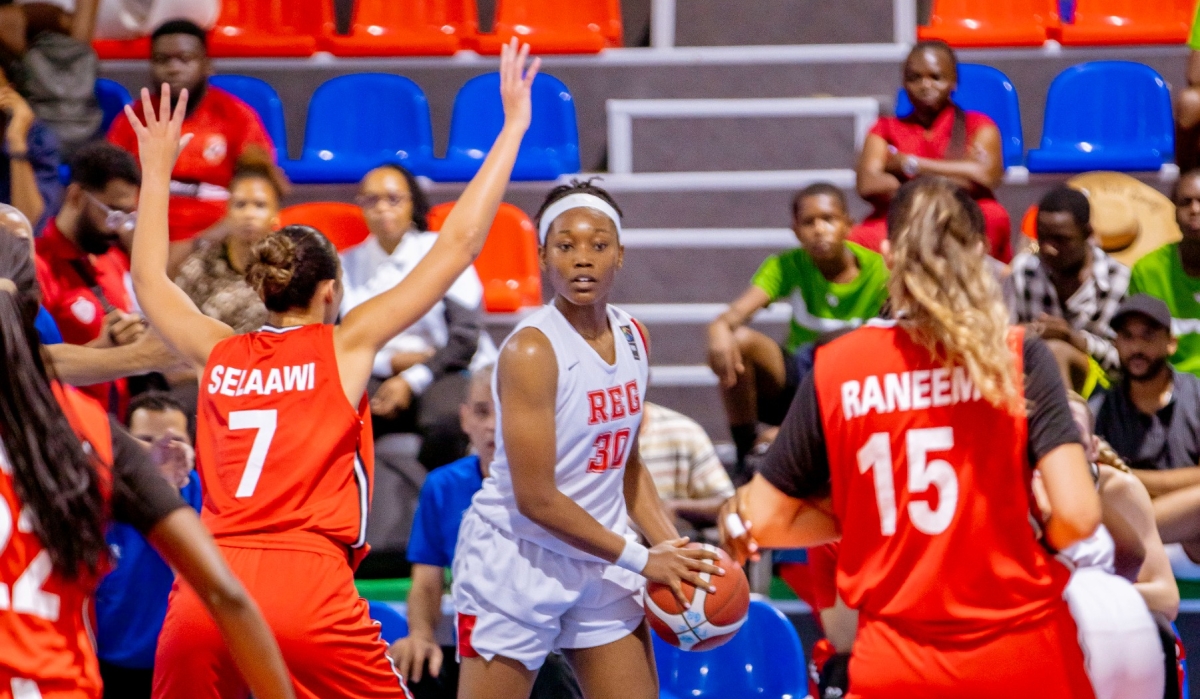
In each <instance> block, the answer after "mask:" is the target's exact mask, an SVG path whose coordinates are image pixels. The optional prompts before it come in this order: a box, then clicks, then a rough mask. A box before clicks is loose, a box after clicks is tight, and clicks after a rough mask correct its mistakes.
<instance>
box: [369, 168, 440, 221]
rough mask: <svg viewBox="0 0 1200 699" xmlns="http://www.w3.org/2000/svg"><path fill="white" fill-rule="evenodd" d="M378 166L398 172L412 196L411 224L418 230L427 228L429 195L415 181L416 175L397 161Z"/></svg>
mask: <svg viewBox="0 0 1200 699" xmlns="http://www.w3.org/2000/svg"><path fill="white" fill-rule="evenodd" d="M380 167H386V168H390V169H392V170H395V171H396V172H398V173H400V175H401V176H402V177H403V178H404V182H405V183H406V184H407V185H408V193H409V194H410V195H411V196H412V225H413V227H414V228H416V229H417V230H418V231H422V232H424V231H427V230H429V197H428V196H426V194H425V190H424V189H422V188H421V184H420V183H419V182H417V176H416V175H414V174H412V173H411V172H409V170H408V168H406V167H404V166H403V165H400V164H399V163H385V164H383V165H381V166H380Z"/></svg>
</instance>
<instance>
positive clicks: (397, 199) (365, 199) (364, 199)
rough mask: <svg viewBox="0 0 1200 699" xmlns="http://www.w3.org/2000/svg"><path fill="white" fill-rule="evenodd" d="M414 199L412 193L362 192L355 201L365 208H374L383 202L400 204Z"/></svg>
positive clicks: (393, 204)
mask: <svg viewBox="0 0 1200 699" xmlns="http://www.w3.org/2000/svg"><path fill="white" fill-rule="evenodd" d="M410 201H412V195H411V194H360V195H358V196H357V197H354V202H355V203H356V204H358V205H359V206H361V207H362V208H364V209H373V208H375V207H376V206H378V205H379V204H380V203H381V202H382V203H384V204H387V205H388V206H400V205H401V204H407V203H408V202H410Z"/></svg>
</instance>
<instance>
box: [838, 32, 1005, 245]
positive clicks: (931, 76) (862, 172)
mask: <svg viewBox="0 0 1200 699" xmlns="http://www.w3.org/2000/svg"><path fill="white" fill-rule="evenodd" d="M903 76H904V91H905V92H907V93H908V98H909V100H911V101H912V104H913V111H912V114H909V115H908V116H906V117H883V118H881V119H880V120H879V121H877V122H876V123H875V126H874V127H872V128H871V132H870V133H869V134H868V135H867V140H866V143H864V144H863V151H862V155H861V156H859V159H858V169H857V177H858V195H859V196H860V197H862V198H863V199H866V200H867V201H868V202H870V203H871V204H872V205H873V206H874V207H875V210H874V211H872V212H871V215H870V216H868V217H867V219H866V220H865V221H863V222H862V223H861V224H859V225H858V226H855V228H854V230H852V231H851V232H850V237H849V240H851V241H853V242H855V243H858V244H859V245H863V246H865V247H868V248H871V249H872V250H879V247H880V244H881V243H882V242H883V240H884V238H886V237H887V210H888V206H889V205H890V204H891V201H892V197H893V196H895V194H896V190H898V189H900V185H901V184H903V183H905V182H907V181H908V180H910V179H913V178H914V177H917V176H918V175H942V176H944V177H949V178H951V179H953V180H955V181H956V182H958V183H959V184H960V185H961V186H963V187H965V188H966V189H967V191H968V192H970V194H971V196H972V197H973V198H974V199H975V200H976V201H977V202H978V203H979V208H981V209H983V215H984V218H985V219H986V221H987V238H988V247H989V253H990V254H991V256H992V257H995V258H996V259H998V260H1000V261H1001V262H1005V263H1007V262H1008V261H1009V260H1011V259H1012V224H1011V222H1010V220H1009V217H1008V212H1007V211H1005V209H1004V207H1003V206H1001V205H1000V202H998V201H996V199H995V197H994V196H993V195H992V191H993V190H994V189H995V188H996V187H997V186H999V184H1000V181H1001V180H1002V179H1003V177H1004V156H1003V153H1002V150H1001V140H1000V130H999V129H998V128H996V124H995V122H993V121H992V120H991V119H990V118H988V116H987V115H985V114H981V113H979V112H968V111H966V110H964V109H962V108H961V107H959V106H958V105H956V104H954V102H952V101H951V100H950V93H951V92H953V91H954V89H955V88H956V87H957V83H958V57H957V56H956V55H955V53H954V49H952V48H950V47H949V46H948V45H946V44H945V43H943V42H941V41H922V42H920V43H918V44H917V45H916V46H914V47H913V50H912V51H911V52H909V54H908V58H907V60H905V61H904V72H903Z"/></svg>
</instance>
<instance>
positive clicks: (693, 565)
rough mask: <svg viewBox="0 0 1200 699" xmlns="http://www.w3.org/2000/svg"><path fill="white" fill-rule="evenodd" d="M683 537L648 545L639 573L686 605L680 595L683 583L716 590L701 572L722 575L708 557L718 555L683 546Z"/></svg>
mask: <svg viewBox="0 0 1200 699" xmlns="http://www.w3.org/2000/svg"><path fill="white" fill-rule="evenodd" d="M687 543H688V540H687V537H683V538H682V539H669V540H667V541H664V542H662V543H660V544H658V545H657V546H655V547H654V548H652V549H650V559H649V560H648V561H647V562H646V567H645V568H643V569H642V575H643V576H644V577H645V578H646V579H647V580H650V581H652V582H656V583H661V584H663V585H666V586H667V587H669V588H671V592H673V593H675V599H676V600H678V601H679V604H680V605H681V606H682V607H683V608H684V609H688V608H689V607H690V606H691V605H690V604H689V603H688V600H687V597H684V595H683V583H685V582H686V583H687V584H689V585H691V586H692V587H696V588H701V587H703V588H706V589H707V590H708V591H709V592H716V591H717V588H716V586H715V585H713V584H712V583H711V582H705V581H704V578H701V577H700V574H701V573H711V574H713V575H724V574H725V569H723V568H718V567H717V566H715V565H713V564H712V563H710V562H709V561H716V560H719V556H717V554H715V553H713V552H712V551H709V550H707V549H701V548H695V549H685V548H684V546H686V545H687Z"/></svg>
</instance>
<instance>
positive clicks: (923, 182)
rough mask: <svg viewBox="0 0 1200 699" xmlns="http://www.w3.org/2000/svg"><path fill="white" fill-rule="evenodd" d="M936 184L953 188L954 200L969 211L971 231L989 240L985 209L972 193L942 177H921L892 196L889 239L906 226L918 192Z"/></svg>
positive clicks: (911, 181) (903, 186)
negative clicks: (941, 183) (943, 184)
mask: <svg viewBox="0 0 1200 699" xmlns="http://www.w3.org/2000/svg"><path fill="white" fill-rule="evenodd" d="M935 182H943V183H946V184H948V185H949V186H951V187H952V188H953V191H954V200H955V201H957V202H958V203H959V205H961V206H962V207H963V208H964V209H966V211H967V218H968V219H969V220H970V223H971V229H972V230H974V231H975V232H976V233H978V234H979V236H980V238H982V239H985V240H986V239H987V219H985V218H984V217H983V209H981V208H979V202H977V201H975V199H973V198H972V197H971V194H970V192H968V191H967V190H966V189H964V188H963V187H962V186H960V185H959V184H958V183H956V182H954V181H953V180H951V179H949V178H946V177H941V176H939V175H920V176H919V177H914V178H913V179H911V180H909V181H908V182H905V183H904V184H902V185H900V189H897V190H896V193H895V194H894V195H892V203H891V204H890V205H889V206H888V213H887V231H888V238H892V237H893V236H894V235H896V234H898V233H899V232H900V229H901V228H902V227H903V226H904V222H905V220H906V219H907V218H908V215H909V213H910V212H909V208H910V207H911V206H912V200H913V196H914V195H915V194H916V193H917V191H918V190H920V189H923V188H925V187H927V186H930V185H931V184H933V183H935Z"/></svg>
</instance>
